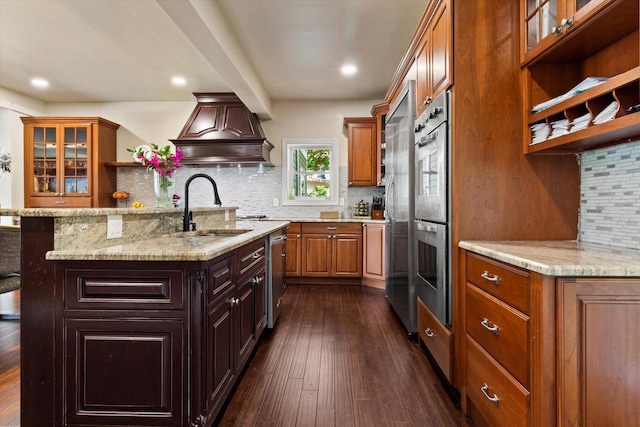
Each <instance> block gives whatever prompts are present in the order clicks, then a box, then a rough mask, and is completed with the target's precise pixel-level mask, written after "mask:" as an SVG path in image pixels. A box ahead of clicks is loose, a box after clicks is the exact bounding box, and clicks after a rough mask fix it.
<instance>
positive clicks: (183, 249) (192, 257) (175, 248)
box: [46, 221, 289, 261]
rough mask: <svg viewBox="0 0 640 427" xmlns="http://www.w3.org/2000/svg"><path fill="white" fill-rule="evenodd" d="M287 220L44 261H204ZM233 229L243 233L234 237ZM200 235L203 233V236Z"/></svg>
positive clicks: (58, 253)
mask: <svg viewBox="0 0 640 427" xmlns="http://www.w3.org/2000/svg"><path fill="white" fill-rule="evenodd" d="M288 224H289V222H288V221H237V222H236V224H235V228H233V227H228V228H226V229H220V233H216V234H214V235H211V234H206V233H207V231H206V230H200V231H195V232H191V231H189V232H178V233H170V234H163V235H158V236H157V237H150V238H146V239H141V240H138V241H135V242H128V243H122V244H114V245H112V246H107V247H103V248H100V249H75V250H54V251H49V252H47V254H46V258H47V259H48V260H77V261H93V260H101V261H107V260H108V261H207V260H210V259H212V258H215V257H217V256H219V255H223V254H225V253H226V252H229V251H231V250H233V249H236V248H239V247H240V246H243V245H245V244H247V243H249V242H251V241H253V240H255V239H258V238H261V237H265V236H267V235H269V234H271V233H272V232H274V231H276V230H279V229H281V228H283V227H286V226H287V225H288ZM234 230H238V231H240V230H247V231H246V232H243V233H240V234H236V233H235V232H234ZM203 233H204V234H203Z"/></svg>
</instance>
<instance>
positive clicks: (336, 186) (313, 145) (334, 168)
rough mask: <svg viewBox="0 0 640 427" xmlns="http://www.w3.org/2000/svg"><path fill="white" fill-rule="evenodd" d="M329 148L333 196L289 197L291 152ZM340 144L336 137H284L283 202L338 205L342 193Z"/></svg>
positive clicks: (289, 203) (308, 204)
mask: <svg viewBox="0 0 640 427" xmlns="http://www.w3.org/2000/svg"><path fill="white" fill-rule="evenodd" d="M323 148H324V149H329V150H331V160H330V162H331V165H330V166H329V176H330V177H331V196H330V197H329V198H327V199H317V198H313V197H297V198H294V199H289V185H290V183H291V182H292V181H293V177H292V176H291V173H292V171H291V169H290V167H289V165H291V164H292V163H291V154H292V152H293V150H296V149H315V150H317V149H323ZM339 162H340V145H339V142H338V139H336V138H283V139H282V204H283V205H298V206H318V205H324V206H326V205H338V202H339V199H340V198H339V194H340V176H339V175H338V174H339V170H340V163H339Z"/></svg>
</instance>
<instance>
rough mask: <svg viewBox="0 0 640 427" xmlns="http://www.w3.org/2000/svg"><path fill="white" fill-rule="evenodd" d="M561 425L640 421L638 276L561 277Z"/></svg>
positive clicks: (628, 425) (623, 425)
mask: <svg viewBox="0 0 640 427" xmlns="http://www.w3.org/2000/svg"><path fill="white" fill-rule="evenodd" d="M558 298H559V299H558V321H559V328H560V329H559V330H560V332H559V336H558V360H559V363H560V369H559V370H558V372H559V377H558V390H559V396H558V399H559V404H560V405H559V408H560V411H559V423H560V424H559V425H563V426H584V427H596V426H620V427H632V426H638V425H640V405H639V403H640V279H638V278H633V279H598V278H584V279H582V278H580V279H571V278H567V279H558Z"/></svg>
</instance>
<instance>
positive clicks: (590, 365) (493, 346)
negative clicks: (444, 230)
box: [461, 250, 640, 427]
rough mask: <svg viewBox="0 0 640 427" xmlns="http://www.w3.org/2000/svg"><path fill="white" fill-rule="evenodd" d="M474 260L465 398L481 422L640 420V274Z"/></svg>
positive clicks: (624, 425) (468, 261)
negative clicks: (560, 271) (546, 269)
mask: <svg viewBox="0 0 640 427" xmlns="http://www.w3.org/2000/svg"><path fill="white" fill-rule="evenodd" d="M461 253H462V255H461V259H462V260H464V261H465V264H464V269H463V270H464V275H463V277H465V278H466V281H465V282H466V284H465V288H466V292H465V294H464V298H463V299H462V302H463V307H462V309H463V311H464V313H465V316H464V323H465V325H464V326H465V328H464V330H465V332H466V333H465V346H464V350H463V352H462V353H461V357H462V358H463V363H462V365H463V369H464V372H463V374H462V376H463V378H464V387H462V389H461V391H462V402H461V403H462V407H463V410H464V411H465V413H467V414H468V415H469V416H471V418H473V419H474V421H475V423H476V424H477V425H490V426H536V427H546V426H552V425H558V426H580V427H596V426H598V427H599V426H620V427H632V426H633V427H635V426H638V425H640V406H639V405H638V402H640V388H639V386H638V384H640V382H639V380H638V379H639V378H640V278H637V277H633V278H598V277H579V278H576V277H555V276H547V275H542V274H539V273H536V272H533V271H527V270H523V269H521V268H517V267H514V266H511V265H509V264H507V263H503V262H500V261H496V260H494V259H489V258H487V257H484V256H482V255H478V254H476V253H473V252H469V251H465V250H462V251H461Z"/></svg>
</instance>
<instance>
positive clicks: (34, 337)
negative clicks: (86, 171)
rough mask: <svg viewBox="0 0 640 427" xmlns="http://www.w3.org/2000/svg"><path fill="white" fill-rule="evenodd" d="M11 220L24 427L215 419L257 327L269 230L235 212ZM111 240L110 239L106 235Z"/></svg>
mask: <svg viewBox="0 0 640 427" xmlns="http://www.w3.org/2000/svg"><path fill="white" fill-rule="evenodd" d="M0 215H19V216H20V217H21V244H22V254H21V255H22V256H21V258H22V262H21V271H22V289H21V408H22V412H21V425H23V426H45V425H51V426H62V425H64V426H72V425H156V426H158V425H167V426H168V425H171V426H176V425H184V426H204V425H207V426H209V425H212V424H213V423H214V421H215V419H216V416H217V415H219V412H220V409H221V408H222V405H223V404H224V402H225V400H226V398H227V397H228V396H229V394H230V392H231V391H232V389H233V386H234V385H235V383H236V382H237V380H238V379H239V377H240V374H241V372H242V370H243V368H244V367H245V366H246V363H247V361H248V360H249V358H250V356H251V354H252V352H253V349H254V348H255V345H256V344H257V342H258V339H259V338H260V335H261V333H262V332H263V330H264V327H265V325H266V318H267V313H266V304H265V284H266V280H265V268H266V263H265V260H266V251H267V247H266V240H265V239H266V237H267V236H268V235H269V234H270V233H272V232H274V231H276V230H280V229H282V228H284V227H286V226H287V224H288V222H286V221H260V222H258V221H236V220H235V208H196V209H193V221H194V222H196V224H197V226H198V227H197V228H198V230H196V231H189V232H181V231H179V230H180V229H181V226H182V211H181V210H180V209H20V210H15V209H13V210H12V209H4V210H0ZM114 236H117V237H114Z"/></svg>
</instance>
